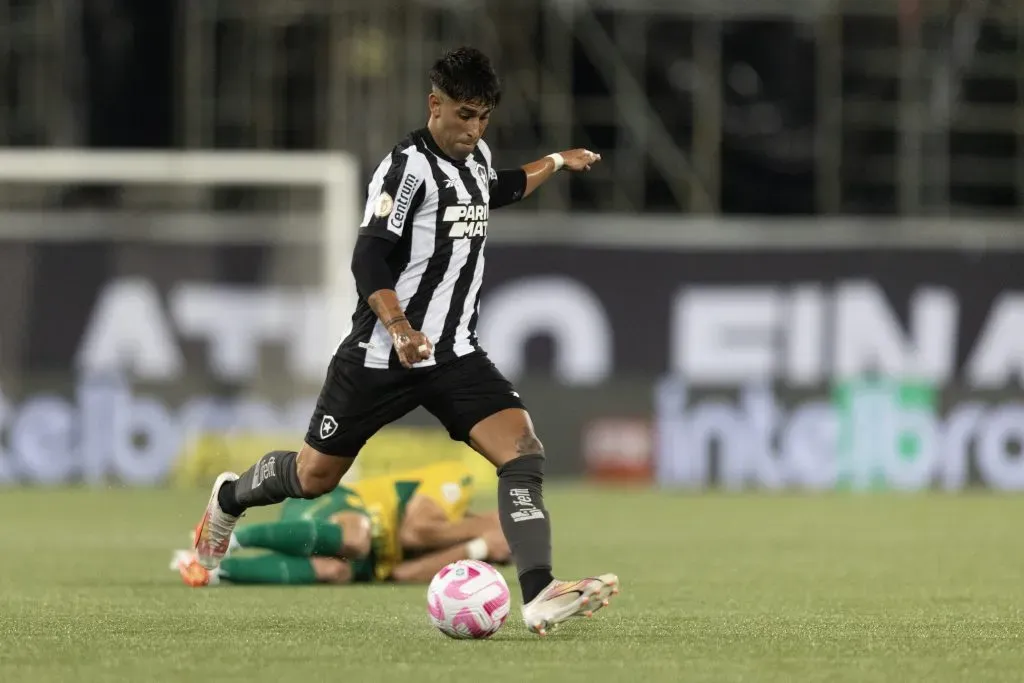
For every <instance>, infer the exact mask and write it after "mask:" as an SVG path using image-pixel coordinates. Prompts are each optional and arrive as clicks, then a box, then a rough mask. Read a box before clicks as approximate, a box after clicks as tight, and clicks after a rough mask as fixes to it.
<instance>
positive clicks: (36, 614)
mask: <svg viewBox="0 0 1024 683" xmlns="http://www.w3.org/2000/svg"><path fill="white" fill-rule="evenodd" d="M205 498H206V494H205V492H195V493H191V492H180V491H164V490H161V491H151V492H147V491H122V490H111V491H77V490H76V491H21V490H13V491H10V490H8V491H0V519H2V520H3V523H2V525H0V681H2V682H3V683H13V682H15V681H32V682H33V683H39V682H45V683H49V682H51V681H75V682H82V681H132V682H139V681H145V682H146V683H162V682H165V681H201V680H212V681H245V682H247V683H262V682H264V681H266V682H268V683H269V682H270V681H274V682H278V681H286V680H288V679H290V678H293V677H294V678H295V680H313V681H332V682H335V681H348V680H351V681H360V682H361V683H375V682H377V681H381V682H385V681H402V682H403V683H404V682H412V681H416V682H420V681H424V682H427V681H458V680H486V681H489V682H494V683H502V682H505V681H509V682H511V681H515V682H516V683H523V682H524V681H531V680H537V681H557V682H558V683H569V682H571V681H587V682H588V683H595V682H598V681H643V683H659V682H661V681H688V682H689V681H716V682H724V681H859V682H864V681H901V682H906V681H929V682H941V681H954V680H955V681H1011V680H1012V681H1019V680H1022V679H1024V638H1022V631H1024V618H1022V614H1024V612H1022V605H1024V581H1022V580H1021V574H1022V567H1024V549H1022V543H1021V534H1020V532H1019V529H1020V527H1021V524H1020V522H1021V520H1022V519H1024V498H1015V497H996V496H980V495H971V496H962V497H954V496H922V497H898V496H865V497H854V496H849V497H844V496H826V497H801V496H781V497H780V496H754V495H743V496H727V495H709V496H676V495H669V494H660V493H650V492H641V491H624V492H620V491H603V490H593V489H582V488H572V487H564V486H561V487H556V486H549V487H548V494H547V499H548V502H549V507H550V509H551V512H552V517H553V520H554V522H555V537H556V539H555V540H556V551H555V560H556V565H557V567H556V568H557V571H558V572H559V573H560V574H561V575H564V576H574V575H579V574H586V573H595V572H605V571H614V572H617V573H618V574H619V576H620V577H621V579H622V584H623V593H622V594H621V595H620V596H618V597H617V598H616V599H615V601H614V602H613V603H612V606H611V607H610V608H608V609H606V610H603V611H602V612H601V613H600V614H599V615H597V616H596V617H595V618H594V619H593V620H578V621H577V622H574V623H572V624H568V625H565V626H563V627H562V628H561V629H560V630H558V631H556V632H555V633H553V634H552V635H551V636H549V637H548V638H546V639H543V640H541V639H538V638H537V637H536V636H533V635H531V634H529V633H528V632H527V631H526V630H525V628H524V627H523V626H522V624H521V622H520V621H519V619H518V610H519V601H518V595H516V596H515V597H516V600H515V602H514V605H513V615H512V617H510V619H509V621H508V622H507V623H506V625H505V627H504V628H503V629H502V630H501V631H500V632H499V633H498V634H497V635H496V636H495V637H494V638H493V639H492V640H490V641H482V642H467V641H451V640H448V639H446V638H445V637H443V636H442V635H441V634H439V633H438V632H436V631H434V630H433V629H432V628H431V627H430V626H429V625H428V621H427V615H426V607H425V598H424V594H425V591H424V589H423V588H421V587H407V588H397V587H392V586H384V585H382V586H367V587H355V588H353V587H347V588H330V587H314V588H262V589H260V588H239V587H218V588H211V589H205V590H193V589H189V588H186V587H185V586H183V585H182V584H181V583H180V582H179V580H178V577H177V574H175V573H173V572H171V571H169V570H168V568H167V564H168V561H169V558H170V551H171V549H172V548H175V547H181V546H182V545H183V543H184V542H185V540H186V536H187V533H188V530H189V528H190V526H191V524H192V523H193V522H194V521H195V517H196V515H197V514H198V512H199V510H200V508H201V507H202V504H203V503H204V502H205ZM260 512H263V511H260ZM260 517H261V515H259V514H257V515H254V516H253V518H255V519H259V518H260ZM508 576H509V577H510V578H511V577H512V574H511V573H510V574H508ZM513 592H514V593H516V591H513Z"/></svg>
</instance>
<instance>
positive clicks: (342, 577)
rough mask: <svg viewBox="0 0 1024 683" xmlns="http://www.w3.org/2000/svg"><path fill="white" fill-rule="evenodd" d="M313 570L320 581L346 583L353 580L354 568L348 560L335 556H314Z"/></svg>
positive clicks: (312, 559)
mask: <svg viewBox="0 0 1024 683" xmlns="http://www.w3.org/2000/svg"><path fill="white" fill-rule="evenodd" d="M311 561H312V563H313V572H314V573H315V574H316V580H317V581H319V582H320V583H331V584H346V583H351V581H352V568H351V567H349V565H348V563H347V562H344V561H342V560H338V559H335V558H333V557H314V558H311Z"/></svg>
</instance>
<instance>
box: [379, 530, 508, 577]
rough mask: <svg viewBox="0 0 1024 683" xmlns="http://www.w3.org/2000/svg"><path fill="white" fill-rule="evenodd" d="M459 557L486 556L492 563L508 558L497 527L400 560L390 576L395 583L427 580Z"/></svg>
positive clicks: (481, 557)
mask: <svg viewBox="0 0 1024 683" xmlns="http://www.w3.org/2000/svg"><path fill="white" fill-rule="evenodd" d="M459 560H488V561H489V562H493V563H495V564H503V563H505V562H508V560H509V550H508V544H507V543H505V537H504V536H502V535H501V530H500V529H499V530H497V532H491V533H488V534H486V535H485V536H484V537H483V538H480V539H476V540H474V541H470V542H469V543H459V544H458V545H455V546H452V547H451V548H447V549H445V550H438V551H437V552H433V553H429V554H427V555H423V556H422V557H417V558H416V559H415V560H408V561H406V562H402V563H401V564H399V565H398V566H397V567H395V568H394V570H392V572H391V580H392V581H394V582H396V583H429V582H430V580H431V579H432V578H434V574H436V573H437V572H439V571H441V569H443V568H444V567H446V566H448V565H449V564H451V563H452V562H458V561H459Z"/></svg>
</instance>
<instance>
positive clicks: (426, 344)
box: [391, 326, 434, 368]
mask: <svg viewBox="0 0 1024 683" xmlns="http://www.w3.org/2000/svg"><path fill="white" fill-rule="evenodd" d="M391 341H392V342H394V345H395V353H396V354H398V360H399V361H401V363H402V366H403V367H406V368H411V367H412V366H414V365H416V363H419V362H420V361H421V360H427V359H428V358H430V356H431V354H433V353H434V344H433V343H432V342H431V341H430V340H429V339H427V335H425V334H423V333H422V332H420V331H419V330H414V329H412V328H411V327H408V326H406V327H405V329H395V330H393V331H392V332H391Z"/></svg>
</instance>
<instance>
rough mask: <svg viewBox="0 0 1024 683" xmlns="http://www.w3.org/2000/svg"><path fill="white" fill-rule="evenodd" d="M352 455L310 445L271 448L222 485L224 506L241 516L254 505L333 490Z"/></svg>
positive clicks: (349, 462)
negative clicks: (339, 455) (337, 454)
mask: <svg viewBox="0 0 1024 683" xmlns="http://www.w3.org/2000/svg"><path fill="white" fill-rule="evenodd" d="M350 464H351V458H337V457H334V456H329V455H324V454H323V453H320V452H318V451H316V450H314V449H312V448H310V447H309V446H303V448H302V451H301V452H300V453H296V452H295V451H271V452H270V453H267V454H266V455H264V456H263V457H262V458H260V459H259V460H258V461H256V464H255V465H253V466H252V467H250V468H249V469H248V470H246V471H245V472H244V473H242V475H241V476H239V477H238V481H235V482H228V483H226V484H225V485H224V486H222V487H221V489H220V491H219V492H218V494H217V500H218V502H219V503H220V506H221V509H222V510H224V512H226V513H227V514H229V515H232V516H235V517H238V516H240V515H241V514H242V513H243V512H244V511H245V510H247V509H248V508H251V507H262V506H265V505H274V504H276V503H280V502H282V501H284V500H286V499H288V498H307V499H308V498H318V497H320V496H322V495H323V494H325V493H328V492H329V491H332V490H333V489H334V488H335V487H336V486H337V485H338V482H339V481H341V478H342V476H344V474H345V472H346V471H348V468H349V466H350Z"/></svg>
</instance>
